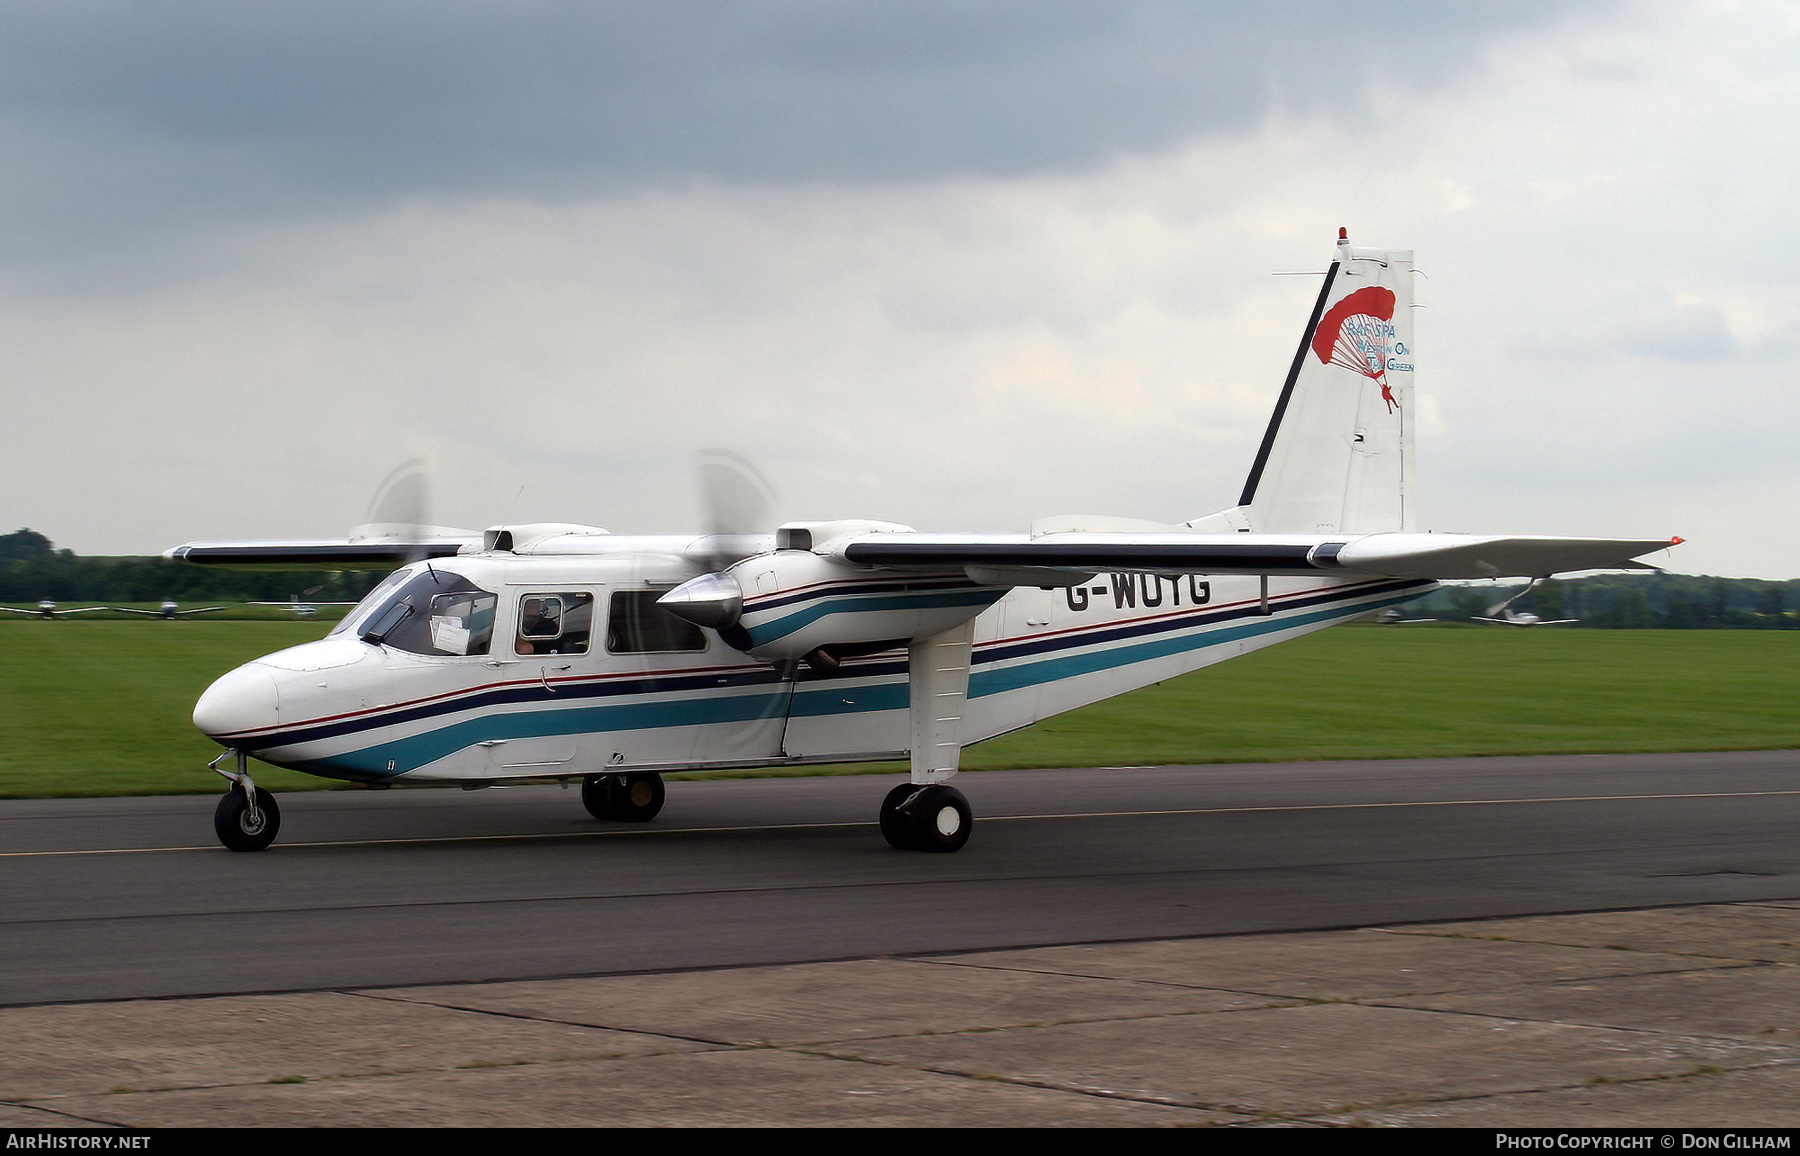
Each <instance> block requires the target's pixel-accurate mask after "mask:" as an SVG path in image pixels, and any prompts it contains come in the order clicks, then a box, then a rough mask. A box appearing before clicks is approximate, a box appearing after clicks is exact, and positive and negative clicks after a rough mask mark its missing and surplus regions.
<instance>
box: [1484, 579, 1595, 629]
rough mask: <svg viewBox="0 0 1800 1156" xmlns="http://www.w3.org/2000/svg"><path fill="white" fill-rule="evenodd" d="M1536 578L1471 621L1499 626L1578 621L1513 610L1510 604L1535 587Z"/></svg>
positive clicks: (1555, 623)
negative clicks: (1542, 616) (1540, 616)
mask: <svg viewBox="0 0 1800 1156" xmlns="http://www.w3.org/2000/svg"><path fill="white" fill-rule="evenodd" d="M1537 584H1538V579H1536V578H1533V579H1532V580H1531V581H1530V582H1528V583H1526V584H1525V585H1524V586H1523V587H1521V588H1520V589H1518V590H1515V591H1514V592H1513V593H1512V594H1511V595H1509V596H1507V597H1506V598H1504V599H1502V600H1500V601H1499V602H1496V603H1494V604H1493V605H1492V606H1490V607H1488V608H1487V614H1486V615H1485V616H1484V615H1480V614H1477V615H1475V616H1474V617H1473V618H1472V619H1470V621H1471V622H1493V623H1497V624H1498V625H1501V626H1573V625H1574V624H1575V623H1577V622H1580V621H1581V619H1579V618H1557V619H1552V620H1549V621H1546V620H1544V619H1542V618H1539V617H1538V616H1537V615H1535V614H1533V613H1531V611H1529V610H1514V609H1513V608H1512V604H1513V603H1515V602H1517V601H1518V600H1519V599H1521V598H1523V597H1525V596H1526V595H1527V594H1529V593H1531V592H1532V591H1533V590H1534V589H1536V588H1537Z"/></svg>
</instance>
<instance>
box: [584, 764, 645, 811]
mask: <svg viewBox="0 0 1800 1156" xmlns="http://www.w3.org/2000/svg"><path fill="white" fill-rule="evenodd" d="M581 805H582V806H584V807H586V808H587V809H588V814H590V815H592V816H593V817H594V818H596V819H601V820H606V821H610V822H614V823H648V822H649V821H650V820H652V819H654V818H656V816H657V814H658V813H660V812H661V811H662V809H663V781H662V776H661V775H659V774H657V773H655V772H654V771H650V772H644V773H639V774H634V775H589V776H588V777H587V778H585V779H583V780H581Z"/></svg>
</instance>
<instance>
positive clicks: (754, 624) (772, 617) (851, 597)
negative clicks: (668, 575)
mask: <svg viewBox="0 0 1800 1156" xmlns="http://www.w3.org/2000/svg"><path fill="white" fill-rule="evenodd" d="M1008 589H1009V587H1007V586H984V585H980V584H978V583H976V582H974V581H971V580H970V579H969V577H968V576H967V575H965V574H961V573H957V574H941V573H940V574H919V573H913V572H909V571H902V570H880V569H871V568H869V567H867V566H857V565H854V564H852V563H849V562H844V561H842V560H839V559H836V558H830V557H823V556H821V555H819V554H815V553H813V552H812V551H810V550H793V549H790V550H776V551H774V552H773V553H770V554H759V555H757V556H756V557H754V558H745V559H744V560H743V561H741V562H738V563H736V564H735V565H733V566H730V567H728V568H727V569H725V570H724V571H722V572H720V573H717V574H706V575H702V576H701V577H699V578H696V579H694V580H693V581H691V582H688V583H685V584H683V585H681V586H678V587H676V588H675V589H674V590H672V591H670V592H669V593H668V594H667V595H665V596H664V597H663V598H662V599H660V605H661V606H662V607H663V608H664V609H666V610H668V611H669V612H670V613H671V614H674V615H676V616H677V617H679V618H685V619H687V620H688V621H690V622H696V623H699V624H700V625H702V626H710V627H713V628H715V629H717V630H718V631H719V633H720V635H721V636H722V637H724V639H725V640H726V641H727V642H728V643H730V644H731V645H733V646H735V647H737V648H738V649H739V650H742V651H745V652H746V653H748V654H751V655H753V656H754V657H756V658H761V659H765V660H768V661H772V662H778V661H782V660H786V659H797V658H803V657H805V656H807V655H809V654H811V653H812V652H813V651H815V650H818V649H820V648H821V647H823V648H825V649H826V650H827V651H828V652H829V651H830V650H831V648H833V647H847V646H857V645H861V644H866V643H873V642H890V641H891V642H894V643H896V644H904V643H905V642H906V641H907V640H910V639H913V638H924V637H929V636H931V635H935V634H941V633H942V632H944V631H945V630H948V629H950V628H951V627H952V626H955V625H957V624H958V623H961V622H966V621H968V620H969V619H971V618H973V617H975V616H976V615H977V614H980V613H981V612H982V611H983V610H986V609H987V608H988V607H989V606H992V605H993V604H994V603H995V602H997V601H999V599H1000V598H1001V597H1002V596H1003V595H1004V594H1005V593H1006V592H1007V590H1008Z"/></svg>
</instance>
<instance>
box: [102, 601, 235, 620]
mask: <svg viewBox="0 0 1800 1156" xmlns="http://www.w3.org/2000/svg"><path fill="white" fill-rule="evenodd" d="M107 609H109V610H114V611H117V612H118V613H120V614H142V615H144V616H145V617H146V618H164V619H168V620H169V621H174V620H175V619H177V618H186V617H188V616H189V615H190V614H211V613H212V612H213V611H215V610H223V609H225V608H224V607H223V606H196V607H194V608H193V609H192V610H183V609H182V608H181V603H179V602H177V601H175V600H174V599H173V598H165V599H163V600H162V605H161V606H158V607H157V608H156V609H155V610H137V609H134V608H132V607H130V606H109V607H107Z"/></svg>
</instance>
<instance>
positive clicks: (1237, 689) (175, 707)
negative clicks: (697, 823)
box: [0, 620, 1800, 798]
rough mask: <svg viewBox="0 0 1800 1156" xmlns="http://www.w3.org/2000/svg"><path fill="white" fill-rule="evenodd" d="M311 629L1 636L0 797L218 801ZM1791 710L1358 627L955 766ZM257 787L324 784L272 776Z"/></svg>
mask: <svg viewBox="0 0 1800 1156" xmlns="http://www.w3.org/2000/svg"><path fill="white" fill-rule="evenodd" d="M324 629H325V627H324V626H322V625H321V624H319V623H316V622H232V621H213V622H207V621H203V620H201V621H187V622H156V621H135V622H80V621H62V622H37V621H30V620H20V621H16V622H13V621H9V622H6V623H0V797H9V798H31V797H50V796H63V795H136V794H180V793H190V792H214V791H217V790H218V789H219V787H220V786H221V785H222V784H221V781H220V780H219V779H218V778H217V777H216V776H214V775H213V774H211V773H210V772H208V771H206V770H205V769H204V766H205V763H206V761H207V760H208V759H210V758H212V757H213V756H214V755H215V754H217V753H218V747H217V746H215V745H214V744H213V743H211V742H210V741H208V740H207V739H205V738H204V737H202V736H201V735H200V734H198V733H197V732H196V731H195V730H194V729H193V726H192V724H191V723H190V722H189V716H190V714H191V712H192V710H193V704H194V700H195V699H196V698H197V697H199V694H200V692H201V691H202V690H203V689H205V687H206V685H207V684H208V683H209V682H210V681H211V680H212V679H214V678H216V677H218V676H219V675H220V674H222V673H224V672H225V671H227V670H229V669H231V668H232V667H234V666H236V665H238V664H240V663H242V662H246V661H248V660H249V659H251V658H254V657H256V656H257V655H260V654H265V653H268V652H269V651H272V650H277V649H280V648H281V647H284V646H291V645H294V644H296V643H299V642H303V641H306V640H308V639H311V638H317V637H319V636H320V635H321V634H322V633H323V632H324ZM1797 705H1800V632H1782V631H1655V630H1638V631H1626V630H1618V631H1598V630H1559V629H1554V628H1544V629H1537V630H1514V629H1506V628H1500V627H1493V628H1486V627H1462V626H1420V627H1376V626H1362V625H1357V626H1348V627H1340V628H1338V629H1335V630H1327V631H1324V632H1322V633H1319V634H1315V635H1311V636H1308V637H1306V638H1303V639H1300V640H1298V641H1295V642H1291V643H1287V644H1285V645H1282V646H1277V647H1274V648H1272V649H1270V650H1265V651H1259V652H1257V653H1255V654H1251V655H1248V656H1246V657H1244V658H1241V659H1237V660H1235V661H1232V662H1228V663H1225V664H1222V665H1220V666H1216V667H1213V668H1211V669H1208V670H1204V671H1200V672H1198V673H1196V674H1192V675H1188V676H1186V677H1184V678H1179V679H1175V680H1172V681H1170V682H1167V683H1164V684H1162V685H1160V686H1154V687H1147V688H1145V689H1143V690H1140V691H1136V692H1134V693H1132V694H1129V695H1125V696H1122V697H1120V698H1116V699H1112V700H1110V701H1107V702H1103V703H1099V704H1096V705H1094V706H1091V707H1087V708H1085V709H1083V710H1079V711H1074V712H1071V713H1069V714H1066V715H1062V716H1060V717H1058V718H1054V719H1050V720H1048V721H1047V722H1044V723H1040V724H1039V725H1037V726H1035V727H1032V728H1030V729H1029V730H1026V731H1023V732H1020V733H1018V734H1014V735H1008V736H1006V737H1004V738H1000V739H996V740H994V741H993V742H990V743H984V744H982V745H979V746H976V747H973V748H970V749H969V750H968V751H967V752H966V754H965V756H964V766H965V767H967V768H968V769H970V770H989V769H1000V768H1011V767H1046V766H1117V765H1150V764H1162V763H1197V762H1273V761H1292V760H1306V759H1342V758H1418V757H1426V756H1455V755H1498V754H1573V753H1604V752H1631V751H1679V750H1689V751H1691V750H1759V749H1773V748H1789V747H1800V709H1796V707H1797ZM894 769H896V768H895V766H894V765H893V764H887V765H873V764H865V765H862V766H858V767H843V768H813V769H810V770H807V771H804V772H801V773H814V774H817V773H832V771H839V772H841V771H849V770H857V771H870V770H877V771H887V772H892V771H893V770H894ZM786 773H793V772H786ZM257 781H258V782H259V783H263V784H265V785H267V786H269V787H270V788H271V789H273V790H295V789H301V788H308V787H320V786H327V785H329V784H327V783H324V782H322V781H321V780H317V779H313V778H311V777H309V776H305V775H298V774H293V773H291V772H283V771H277V770H274V769H273V768H267V767H262V768H260V769H259V771H258V773H257Z"/></svg>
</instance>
